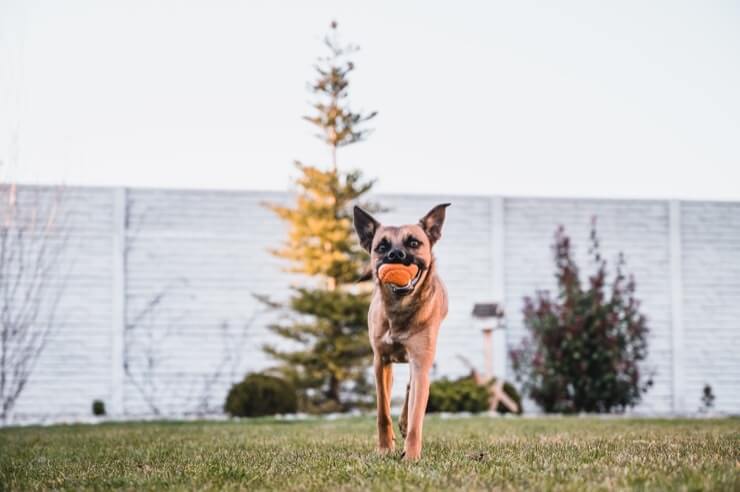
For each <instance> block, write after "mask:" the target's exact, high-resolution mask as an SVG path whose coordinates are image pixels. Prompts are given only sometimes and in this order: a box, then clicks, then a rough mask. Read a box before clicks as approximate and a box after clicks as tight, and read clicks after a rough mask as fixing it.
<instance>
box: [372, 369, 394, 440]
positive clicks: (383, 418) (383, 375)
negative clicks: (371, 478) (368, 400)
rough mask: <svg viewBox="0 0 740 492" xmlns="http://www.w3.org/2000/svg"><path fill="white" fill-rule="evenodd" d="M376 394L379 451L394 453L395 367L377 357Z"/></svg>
mask: <svg viewBox="0 0 740 492" xmlns="http://www.w3.org/2000/svg"><path fill="white" fill-rule="evenodd" d="M373 365H374V367H375V392H376V394H377V404H378V450H379V451H380V452H381V453H387V452H389V451H393V449H394V447H395V444H396V443H395V436H394V435H393V420H392V419H391V387H392V385H393V366H392V365H391V363H390V362H385V361H383V360H382V359H381V357H380V356H378V355H376V356H375V360H374V364H373Z"/></svg>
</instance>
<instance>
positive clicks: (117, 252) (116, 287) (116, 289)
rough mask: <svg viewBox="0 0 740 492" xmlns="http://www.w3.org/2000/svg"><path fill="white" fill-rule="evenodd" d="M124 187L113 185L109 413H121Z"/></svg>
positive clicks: (124, 263)
mask: <svg viewBox="0 0 740 492" xmlns="http://www.w3.org/2000/svg"><path fill="white" fill-rule="evenodd" d="M126 202H127V193H126V188H114V189H113V227H112V229H113V230H112V232H113V234H112V236H113V251H112V253H113V265H112V267H113V275H112V276H111V277H112V279H113V283H112V286H111V287H112V289H111V293H112V296H113V302H112V306H113V313H112V320H111V321H112V323H111V401H110V404H109V413H110V414H111V415H123V413H124V406H123V384H124V381H123V380H124V377H123V351H124V350H125V348H124V338H123V337H124V331H125V329H126V206H127V203H126Z"/></svg>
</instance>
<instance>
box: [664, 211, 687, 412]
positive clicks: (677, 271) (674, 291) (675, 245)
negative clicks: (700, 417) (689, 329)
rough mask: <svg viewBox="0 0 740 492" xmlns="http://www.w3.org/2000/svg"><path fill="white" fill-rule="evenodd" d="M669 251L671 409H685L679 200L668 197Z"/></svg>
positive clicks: (674, 410) (682, 410)
mask: <svg viewBox="0 0 740 492" xmlns="http://www.w3.org/2000/svg"><path fill="white" fill-rule="evenodd" d="M668 211H669V212H668V216H669V222H668V226H669V234H670V242H669V251H670V268H671V277H670V281H671V354H672V362H673V365H672V371H673V374H672V380H673V387H672V396H673V412H674V413H682V412H684V411H685V410H686V408H685V398H684V394H683V392H684V391H685V390H686V386H685V373H684V329H683V272H682V250H681V202H679V201H678V200H671V201H670V202H669V204H668Z"/></svg>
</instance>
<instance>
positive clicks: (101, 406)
mask: <svg viewBox="0 0 740 492" xmlns="http://www.w3.org/2000/svg"><path fill="white" fill-rule="evenodd" d="M92 413H93V415H95V416H97V417H100V416H103V415H105V403H104V402H103V401H102V400H94V401H93V402H92Z"/></svg>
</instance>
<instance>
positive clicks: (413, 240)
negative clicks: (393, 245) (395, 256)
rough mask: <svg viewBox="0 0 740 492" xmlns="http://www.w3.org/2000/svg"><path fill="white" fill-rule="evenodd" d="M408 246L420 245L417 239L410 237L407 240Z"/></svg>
mask: <svg viewBox="0 0 740 492" xmlns="http://www.w3.org/2000/svg"><path fill="white" fill-rule="evenodd" d="M408 245H409V248H418V247H419V246H421V243H420V242H419V241H417V240H416V239H410V240H409V242H408Z"/></svg>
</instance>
